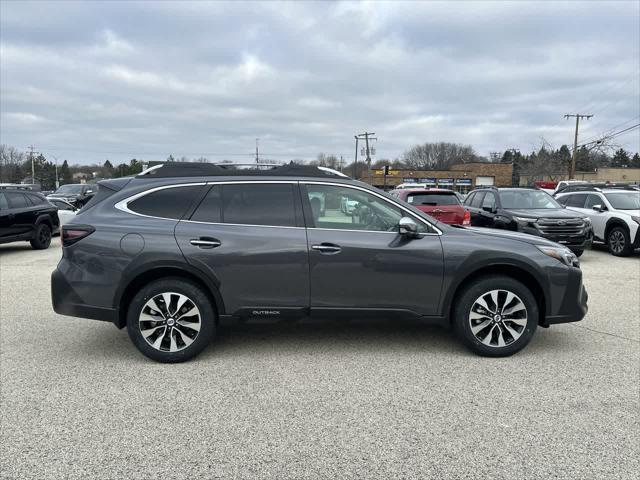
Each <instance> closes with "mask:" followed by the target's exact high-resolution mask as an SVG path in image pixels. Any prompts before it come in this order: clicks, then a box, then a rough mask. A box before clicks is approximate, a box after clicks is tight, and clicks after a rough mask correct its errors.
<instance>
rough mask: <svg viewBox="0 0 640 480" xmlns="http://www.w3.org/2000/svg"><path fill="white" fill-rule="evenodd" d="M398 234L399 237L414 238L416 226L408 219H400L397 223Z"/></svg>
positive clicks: (416, 231)
mask: <svg viewBox="0 0 640 480" xmlns="http://www.w3.org/2000/svg"><path fill="white" fill-rule="evenodd" d="M398 233H399V234H400V235H406V236H409V237H414V236H416V235H417V234H418V225H417V224H416V222H414V221H413V220H411V219H410V218H409V217H402V218H401V219H400V222H398Z"/></svg>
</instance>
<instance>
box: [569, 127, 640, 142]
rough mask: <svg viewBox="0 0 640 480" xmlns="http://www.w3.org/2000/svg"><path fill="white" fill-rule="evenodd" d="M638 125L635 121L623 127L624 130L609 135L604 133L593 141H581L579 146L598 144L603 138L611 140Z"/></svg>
mask: <svg viewBox="0 0 640 480" xmlns="http://www.w3.org/2000/svg"><path fill="white" fill-rule="evenodd" d="M638 127H640V123H637V124H635V125H633V126H631V127H628V128H625V129H624V130H620V131H619V132H616V133H612V134H610V135H606V136H605V137H603V138H602V139H600V140H594V141H593V142H588V143H583V144H582V145H580V147H586V146H587V145H593V144H598V143H602V142H603V141H604V140H612V139H614V138H615V137H619V136H620V135H622V134H623V133H626V132H629V131H631V130H633V129H635V128H638Z"/></svg>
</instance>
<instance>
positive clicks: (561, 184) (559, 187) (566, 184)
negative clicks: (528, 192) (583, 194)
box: [553, 180, 589, 195]
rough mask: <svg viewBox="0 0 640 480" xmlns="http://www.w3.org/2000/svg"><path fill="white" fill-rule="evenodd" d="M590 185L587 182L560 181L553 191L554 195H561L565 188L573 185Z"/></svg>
mask: <svg viewBox="0 0 640 480" xmlns="http://www.w3.org/2000/svg"><path fill="white" fill-rule="evenodd" d="M588 184H589V182H587V181H585V180H560V181H559V182H558V183H557V184H556V187H555V189H554V191H553V195H556V194H557V193H560V192H561V191H562V190H564V189H565V188H567V187H570V186H573V185H588Z"/></svg>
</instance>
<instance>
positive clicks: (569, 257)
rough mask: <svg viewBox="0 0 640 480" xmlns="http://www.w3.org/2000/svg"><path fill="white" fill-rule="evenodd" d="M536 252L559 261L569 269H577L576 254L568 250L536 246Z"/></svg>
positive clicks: (578, 262)
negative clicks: (538, 251)
mask: <svg viewBox="0 0 640 480" xmlns="http://www.w3.org/2000/svg"><path fill="white" fill-rule="evenodd" d="M536 247H538V250H540V251H541V252H542V253H544V254H545V255H549V256H550V257H553V258H555V259H556V260H559V261H561V262H562V263H564V264H565V265H567V266H569V267H579V266H580V261H579V260H578V257H576V254H575V253H573V252H572V251H571V250H569V249H568V248H564V247H548V246H546V245H536Z"/></svg>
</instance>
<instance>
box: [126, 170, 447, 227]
mask: <svg viewBox="0 0 640 480" xmlns="http://www.w3.org/2000/svg"><path fill="white" fill-rule="evenodd" d="M281 183H285V184H291V185H328V186H333V187H345V188H351V189H354V190H360V191H363V192H365V193H370V194H371V195H375V196H377V197H379V198H381V199H382V200H383V201H385V202H387V203H390V204H392V205H394V206H395V207H397V208H399V209H400V210H401V211H402V212H404V213H406V214H407V215H408V216H411V217H413V218H415V219H416V220H418V221H419V222H421V223H423V224H425V225H426V226H427V227H428V228H431V229H433V230H434V232H435V233H430V232H425V233H421V234H420V235H423V236H424V235H428V236H440V235H442V233H443V232H442V230H440V229H439V228H438V227H436V226H435V225H434V224H432V223H431V222H429V221H427V220H425V219H423V218H422V217H420V216H419V215H417V214H416V213H414V212H412V211H410V210H407V209H406V208H405V207H404V206H402V205H401V204H400V203H399V202H397V201H395V200H394V199H389V198H387V197H385V196H384V195H381V194H379V193H377V192H374V191H372V190H369V189H367V188H363V187H360V186H358V185H351V184H348V183H337V182H326V181H311V180H225V181H221V182H216V181H207V182H194V183H179V184H172V185H161V186H158V187H154V188H150V189H148V190H143V191H142V192H138V193H136V194H134V195H132V196H130V197H127V198H124V199H122V200H120V201H119V202H116V203H115V205H114V207H115V208H116V209H118V210H120V211H122V212H125V213H129V214H131V215H137V216H139V217H145V218H155V219H158V220H171V221H180V222H188V223H198V224H203V225H228V226H235V227H265V228H287V229H303V230H305V229H307V228H314V229H315V230H330V231H337V232H359V233H387V234H391V235H397V232H379V231H375V230H346V229H337V228H315V227H307V226H306V223H305V226H303V227H288V226H281V225H252V224H247V223H221V222H200V221H197V220H186V219H175V218H168V217H155V216H152V215H145V214H143V213H138V212H134V211H133V210H131V209H129V207H128V204H129V203H130V202H133V201H134V200H137V199H139V198H141V197H144V196H145V195H148V194H150V193H153V192H157V191H159V190H164V189H167V188H179V187H197V186H204V185H234V184H248V185H254V184H281ZM207 193H208V190H207ZM300 193H301V194H302V192H300ZM294 195H295V192H294ZM200 200H202V198H200Z"/></svg>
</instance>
